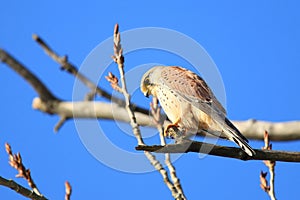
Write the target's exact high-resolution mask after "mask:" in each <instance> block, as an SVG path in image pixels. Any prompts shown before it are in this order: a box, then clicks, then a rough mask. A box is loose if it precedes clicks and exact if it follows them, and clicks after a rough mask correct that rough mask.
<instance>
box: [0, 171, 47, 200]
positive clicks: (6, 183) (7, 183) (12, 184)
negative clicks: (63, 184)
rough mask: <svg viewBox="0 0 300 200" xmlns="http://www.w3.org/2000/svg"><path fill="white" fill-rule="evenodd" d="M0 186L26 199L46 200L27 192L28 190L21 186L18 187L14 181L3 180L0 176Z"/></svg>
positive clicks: (30, 191) (29, 191)
mask: <svg viewBox="0 0 300 200" xmlns="http://www.w3.org/2000/svg"><path fill="white" fill-rule="evenodd" d="M0 185H3V186H5V187H8V188H10V189H12V190H14V191H15V192H17V193H19V194H21V195H23V196H24V197H27V198H30V199H34V200H47V198H46V197H44V196H39V195H38V194H36V193H34V192H33V191H32V190H29V189H27V188H25V187H23V186H22V185H19V184H18V183H16V182H15V181H13V180H7V179H5V178H3V177H1V176H0Z"/></svg>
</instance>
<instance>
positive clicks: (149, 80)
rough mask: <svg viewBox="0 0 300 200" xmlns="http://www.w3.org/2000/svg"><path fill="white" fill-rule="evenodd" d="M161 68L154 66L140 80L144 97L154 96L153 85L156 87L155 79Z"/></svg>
mask: <svg viewBox="0 0 300 200" xmlns="http://www.w3.org/2000/svg"><path fill="white" fill-rule="evenodd" d="M161 68H162V67H161V66H156V67H153V68H151V69H150V70H148V71H147V72H146V73H145V74H144V75H143V78H142V79H141V91H142V92H143V94H144V95H145V96H146V97H149V95H153V96H156V91H155V89H154V88H155V85H157V77H159V73H160V69H161Z"/></svg>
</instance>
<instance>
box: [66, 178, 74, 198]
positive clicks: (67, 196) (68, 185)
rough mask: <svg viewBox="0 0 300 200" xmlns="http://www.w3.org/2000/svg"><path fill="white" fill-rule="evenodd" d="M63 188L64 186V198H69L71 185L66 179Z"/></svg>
mask: <svg viewBox="0 0 300 200" xmlns="http://www.w3.org/2000/svg"><path fill="white" fill-rule="evenodd" d="M65 188H66V194H65V200H70V199H71V194H72V187H71V185H70V183H69V182H68V181H66V182H65Z"/></svg>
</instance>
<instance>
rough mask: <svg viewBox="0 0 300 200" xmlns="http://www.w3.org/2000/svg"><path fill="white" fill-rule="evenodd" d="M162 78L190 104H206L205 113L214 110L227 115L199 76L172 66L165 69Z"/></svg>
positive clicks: (165, 83)
mask: <svg viewBox="0 0 300 200" xmlns="http://www.w3.org/2000/svg"><path fill="white" fill-rule="evenodd" d="M161 77H162V82H163V84H164V85H166V86H167V87H169V88H170V89H172V90H176V91H177V92H178V93H179V94H181V95H182V96H184V98H185V99H186V98H187V99H188V101H189V102H191V103H193V102H195V103H204V104H205V105H203V106H205V108H203V111H204V112H205V111H206V110H207V109H209V112H211V111H210V110H211V109H214V110H215V111H217V112H218V113H222V114H223V115H226V110H225V109H224V107H223V106H222V104H221V103H220V102H219V101H218V100H217V99H216V97H215V96H214V94H213V92H212V91H211V89H210V88H209V87H208V85H207V84H206V82H205V81H204V80H203V79H202V78H201V77H199V76H198V75H197V74H195V73H193V72H191V71H189V70H187V69H184V68H181V67H176V66H172V67H165V68H163V69H162V74H161ZM206 105H207V106H208V107H207V108H206ZM201 110H202V109H201ZM205 113H206V112H205ZM207 114H208V113H207Z"/></svg>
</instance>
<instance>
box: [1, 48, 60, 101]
mask: <svg viewBox="0 0 300 200" xmlns="http://www.w3.org/2000/svg"><path fill="white" fill-rule="evenodd" d="M0 61H2V62H4V63H5V64H7V65H8V66H9V67H10V68H11V69H13V70H14V71H15V72H16V73H17V74H19V75H20V76H21V77H22V78H24V79H25V80H26V81H27V82H28V83H29V84H30V85H31V86H32V87H33V89H34V90H35V91H36V92H37V93H38V95H39V96H40V98H41V99H42V100H43V101H45V102H47V101H58V98H56V97H55V96H54V95H53V94H52V93H51V92H50V90H49V89H48V88H47V87H46V86H45V85H44V84H43V83H42V82H41V81H40V80H39V79H38V78H37V77H36V76H35V75H34V74H33V73H32V72H31V71H30V70H28V69H27V68H26V67H25V66H24V65H22V64H21V63H20V62H19V61H18V60H16V59H15V58H14V57H12V56H11V55H10V54H9V53H7V52H6V51H4V50H3V49H0Z"/></svg>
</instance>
